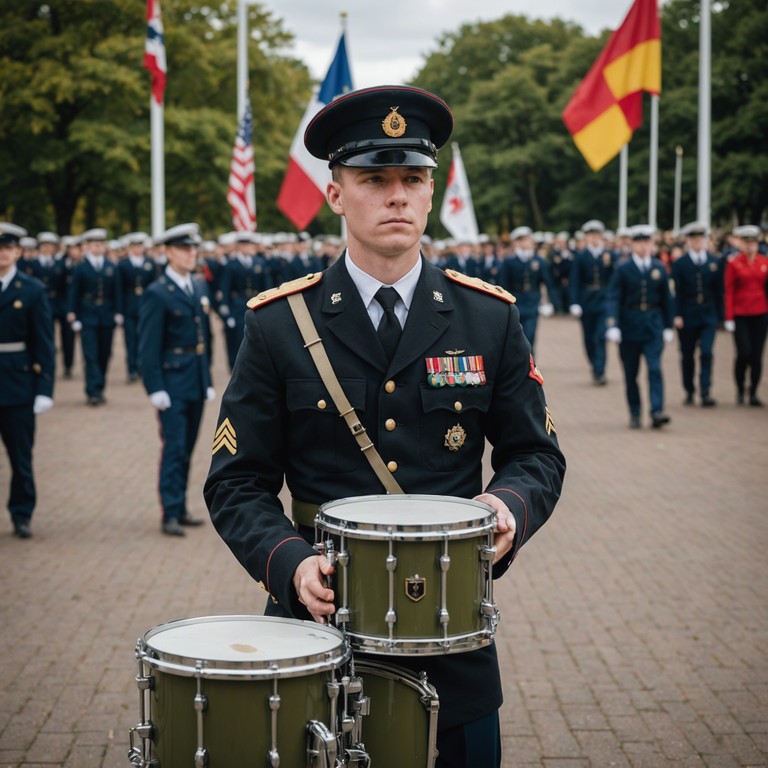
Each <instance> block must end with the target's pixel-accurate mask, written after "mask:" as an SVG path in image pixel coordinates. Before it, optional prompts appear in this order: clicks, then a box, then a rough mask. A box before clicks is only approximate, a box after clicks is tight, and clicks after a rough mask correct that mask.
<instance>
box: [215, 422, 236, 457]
mask: <svg viewBox="0 0 768 768" xmlns="http://www.w3.org/2000/svg"><path fill="white" fill-rule="evenodd" d="M222 448H226V449H227V450H228V451H229V452H230V453H231V454H232V455H233V456H234V455H235V454H236V453H237V433H236V432H235V428H234V427H233V426H232V423H231V422H230V420H229V419H224V421H222V422H221V424H220V425H219V428H218V429H217V430H216V434H215V435H214V436H213V450H212V451H211V455H212V456H214V455H215V454H216V453H218V452H219V451H220V450H221V449H222Z"/></svg>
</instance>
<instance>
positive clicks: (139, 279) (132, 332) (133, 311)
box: [117, 232, 157, 382]
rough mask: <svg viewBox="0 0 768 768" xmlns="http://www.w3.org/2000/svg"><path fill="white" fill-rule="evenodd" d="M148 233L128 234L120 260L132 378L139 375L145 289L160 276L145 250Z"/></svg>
mask: <svg viewBox="0 0 768 768" xmlns="http://www.w3.org/2000/svg"><path fill="white" fill-rule="evenodd" d="M147 237H148V235H147V234H146V233H145V232H131V233H130V234H128V235H126V236H125V238H124V240H125V243H126V248H127V250H128V254H127V256H125V257H124V258H122V259H120V261H118V262H117V313H118V314H119V315H122V316H123V331H124V333H125V363H126V368H127V370H128V381H129V382H134V381H137V380H138V378H139V307H140V305H141V301H142V298H143V296H144V292H145V291H146V290H147V288H149V286H150V285H151V284H152V283H153V282H154V281H155V279H156V278H157V265H156V264H155V262H154V261H153V260H152V259H150V258H149V256H147V254H146V253H145V251H144V247H145V243H146V241H147Z"/></svg>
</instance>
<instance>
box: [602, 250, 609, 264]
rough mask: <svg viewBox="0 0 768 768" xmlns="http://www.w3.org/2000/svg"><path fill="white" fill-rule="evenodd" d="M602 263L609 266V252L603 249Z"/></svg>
mask: <svg viewBox="0 0 768 768" xmlns="http://www.w3.org/2000/svg"><path fill="white" fill-rule="evenodd" d="M603 264H605V266H606V267H610V266H611V254H610V253H609V252H608V251H603Z"/></svg>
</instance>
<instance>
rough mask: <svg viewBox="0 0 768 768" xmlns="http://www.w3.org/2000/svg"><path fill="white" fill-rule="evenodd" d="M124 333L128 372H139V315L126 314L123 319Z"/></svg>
mask: <svg viewBox="0 0 768 768" xmlns="http://www.w3.org/2000/svg"><path fill="white" fill-rule="evenodd" d="M123 333H124V335H125V364H126V367H127V368H128V373H129V374H131V373H138V372H139V317H138V315H126V316H125V319H124V321H123Z"/></svg>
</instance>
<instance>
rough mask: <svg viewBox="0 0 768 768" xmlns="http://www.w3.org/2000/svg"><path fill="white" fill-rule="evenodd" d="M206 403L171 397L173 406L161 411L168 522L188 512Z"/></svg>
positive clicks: (162, 492)
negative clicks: (192, 464)
mask: <svg viewBox="0 0 768 768" xmlns="http://www.w3.org/2000/svg"><path fill="white" fill-rule="evenodd" d="M203 403H204V401H203V400H180V399H179V398H174V397H173V396H171V407H170V408H168V409H166V410H165V411H159V412H158V416H159V420H160V440H161V441H162V445H163V448H162V453H161V456H160V487H159V491H160V505H161V506H162V509H163V522H164V523H166V522H168V521H169V520H172V519H177V520H178V519H179V518H180V517H184V515H186V514H187V506H186V504H187V482H188V480H189V462H190V459H191V458H192V451H193V450H194V447H195V441H196V440H197V433H198V431H199V429H200V420H201V418H202V416H203Z"/></svg>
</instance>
